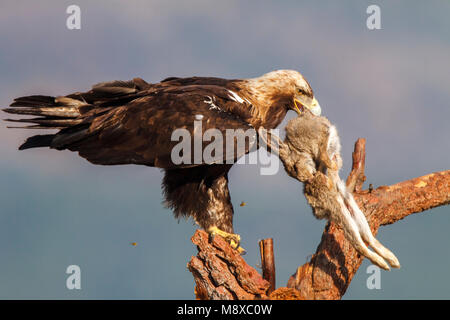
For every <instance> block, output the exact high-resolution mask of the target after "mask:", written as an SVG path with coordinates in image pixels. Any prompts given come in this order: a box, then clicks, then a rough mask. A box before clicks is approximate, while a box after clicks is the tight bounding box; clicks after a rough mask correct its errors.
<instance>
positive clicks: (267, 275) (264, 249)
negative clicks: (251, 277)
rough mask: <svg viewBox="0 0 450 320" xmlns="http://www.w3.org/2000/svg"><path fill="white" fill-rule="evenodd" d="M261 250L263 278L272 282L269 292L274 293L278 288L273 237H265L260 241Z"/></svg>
mask: <svg viewBox="0 0 450 320" xmlns="http://www.w3.org/2000/svg"><path fill="white" fill-rule="evenodd" d="M259 250H260V252H261V268H262V274H263V278H264V279H265V280H267V281H268V282H269V283H270V287H269V289H268V291H267V292H268V293H269V294H270V293H272V292H273V291H274V290H275V288H276V281H275V257H274V254H273V239H272V238H269V239H264V240H261V241H259Z"/></svg>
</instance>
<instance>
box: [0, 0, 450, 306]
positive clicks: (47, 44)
mask: <svg viewBox="0 0 450 320" xmlns="http://www.w3.org/2000/svg"><path fill="white" fill-rule="evenodd" d="M71 4H77V5H79V6H80V7H81V19H82V22H81V23H82V24H81V30H68V29H67V28H66V19H67V17H68V15H67V14H66V8H67V7H68V6H69V5H71ZM369 4H378V5H379V6H380V7H381V24H382V29H381V30H374V31H370V30H368V29H367V28H366V18H367V16H368V15H367V14H366V8H367V6H368V5H369ZM449 15H450V2H448V1H426V2H425V1H424V2H419V1H415V2H412V1H370V2H366V1H356V0H354V1H339V2H338V1H331V0H330V1H308V2H306V1H135V0H129V1H20V0H11V1H10V0H6V1H5V0H2V1H1V2H0V106H3V107H6V106H8V105H9V103H10V102H11V101H12V99H13V98H15V97H18V96H23V95H30V94H48V95H63V94H68V93H71V92H74V91H85V90H88V89H89V88H90V86H91V85H92V84H95V83H97V82H100V81H106V80H114V79H121V80H128V79H132V78H133V77H142V78H144V79H145V80H147V81H149V82H157V81H159V80H161V79H163V78H165V77H168V76H192V75H199V76H218V77H225V78H247V77H254V76H259V75H262V74H263V73H265V72H268V71H271V70H275V69H296V70H298V71H300V72H301V73H302V74H303V75H304V76H305V77H306V78H307V79H308V81H309V82H310V84H311V86H312V87H313V89H314V91H315V95H316V97H317V98H318V100H319V102H320V104H321V106H322V110H323V113H324V115H325V116H327V117H329V119H330V120H331V121H332V122H334V123H335V124H336V125H337V127H338V130H339V132H340V136H341V142H342V144H343V151H342V155H343V158H344V163H345V165H344V168H343V170H342V173H341V175H342V176H343V177H346V176H347V174H348V172H349V169H350V166H351V152H352V149H353V144H354V142H355V141H356V139H357V138H358V137H364V138H366V139H367V159H366V175H367V183H372V184H373V185H374V186H375V187H377V186H379V185H388V184H392V183H396V182H399V181H402V180H407V179H410V178H413V177H417V176H421V175H424V174H427V173H431V172H434V171H441V170H446V169H450V143H449V138H450V127H449V120H450V108H449V106H450V88H449V87H450V19H449V18H448V17H449ZM293 116H294V114H293V113H291V112H290V113H289V114H288V118H287V119H289V118H291V117H293ZM6 117H8V115H6V114H3V115H2V118H6ZM283 124H285V122H284V123H283ZM36 133H38V132H36V131H30V130H28V131H27V130H12V129H6V123H4V122H3V123H1V125H0V137H1V138H0V257H1V258H0V298H2V299H50V298H51V299H81V298H82V299H193V298H194V281H193V278H192V276H191V274H190V273H189V272H188V270H187V269H186V263H187V262H188V260H189V259H190V257H191V256H192V255H195V254H196V249H195V247H194V246H193V245H192V243H191V242H190V237H191V236H192V234H193V233H194V231H195V229H196V228H195V226H194V225H193V224H192V222H191V221H188V222H185V221H180V223H177V221H176V220H175V219H174V218H173V217H172V213H171V212H170V211H169V210H167V209H164V208H163V207H162V205H161V201H162V195H161V190H160V183H161V178H162V174H161V172H160V171H159V170H158V169H155V168H146V167H143V166H132V165H129V166H112V167H102V166H94V165H92V164H90V163H88V162H87V161H86V160H84V159H82V158H80V157H78V155H77V154H75V153H71V152H68V151H63V152H60V151H55V150H48V149H33V150H27V151H21V152H19V151H18V150H17V147H18V146H19V145H20V144H21V143H22V142H23V140H24V139H25V138H26V137H27V136H29V135H32V134H36ZM230 188H231V197H232V200H233V203H234V206H235V220H234V225H235V231H236V232H237V233H239V234H241V236H242V238H243V242H242V246H243V247H244V248H245V249H246V250H247V251H248V254H247V256H246V257H245V258H246V261H247V262H248V263H250V264H251V265H252V266H256V265H257V264H258V263H259V252H258V249H257V241H258V239H262V238H266V237H273V238H274V241H275V257H276V268H277V286H284V285H285V284H286V282H287V280H288V278H289V276H290V275H291V274H292V273H294V271H295V270H296V267H297V266H299V265H301V264H303V263H305V262H306V260H307V259H308V257H309V255H311V254H312V253H313V252H314V251H315V249H316V247H317V245H318V244H319V241H320V237H321V234H322V231H323V228H324V226H325V222H324V221H318V220H315V218H314V217H313V215H312V213H311V209H310V208H309V207H308V206H307V204H306V201H305V199H304V197H303V195H302V185H301V184H300V183H299V182H297V181H295V180H293V179H291V178H289V177H288V176H287V175H286V174H285V173H284V170H282V168H281V169H280V171H279V173H278V174H277V175H275V176H261V175H260V174H259V168H258V166H257V165H239V166H235V167H233V169H232V170H231V172H230ZM241 201H245V202H246V203H247V205H246V206H245V207H240V206H239V203H240V202H241ZM449 227H450V207H448V206H447V207H441V208H438V209H434V210H430V211H426V212H424V213H421V214H416V215H412V216H410V217H408V218H406V219H404V220H402V221H400V222H397V223H396V224H394V225H391V226H386V227H382V228H381V229H380V232H379V233H378V236H377V238H378V239H379V240H380V241H381V242H382V243H383V244H385V245H386V246H387V247H388V248H390V249H391V250H392V251H393V252H394V253H395V254H396V255H397V257H398V258H399V260H400V262H401V264H402V268H401V269H400V270H394V271H391V272H384V271H382V272H381V277H382V278H381V289H380V290H368V289H367V287H366V279H367V277H368V276H369V275H368V274H367V273H366V269H367V267H368V266H369V263H368V262H367V260H365V261H364V263H363V264H362V266H361V268H360V270H359V271H358V273H357V275H356V277H355V278H354V280H353V282H352V283H351V285H350V287H349V290H348V291H347V293H346V295H345V298H346V299H418V298H425V299H430V298H435V299H442V298H445V299H449V298H450V275H449V272H450V254H449V253H450V252H449V251H450V250H449V243H450V234H449V231H448V230H449ZM131 242H137V243H138V245H137V246H136V247H133V246H132V245H131V244H130V243H131ZM71 264H76V265H79V266H80V267H81V273H82V278H81V287H82V289H81V290H68V289H67V288H66V278H67V275H66V273H65V270H66V268H67V266H68V265H71Z"/></svg>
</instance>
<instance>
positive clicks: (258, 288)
mask: <svg viewBox="0 0 450 320" xmlns="http://www.w3.org/2000/svg"><path fill="white" fill-rule="evenodd" d="M364 162H365V140H364V139H359V140H358V141H357V142H356V144H355V151H354V152H353V165H352V171H351V172H350V175H349V177H348V179H347V186H348V187H349V188H350V190H355V191H354V193H353V195H354V197H355V200H356V201H357V203H358V205H359V206H360V208H361V210H362V211H363V212H364V213H365V215H366V217H367V220H368V222H369V225H370V227H371V229H372V232H373V234H374V235H375V234H376V233H377V231H378V228H379V227H380V226H381V225H386V224H392V223H394V222H396V221H398V220H401V219H403V218H405V217H407V216H408V215H410V214H413V213H418V212H422V211H424V210H428V209H431V208H434V207H437V206H442V205H446V204H449V203H450V170H447V171H442V172H436V173H432V174H428V175H425V176H422V177H418V178H414V179H411V180H408V181H403V182H400V183H397V184H394V185H391V186H381V187H378V188H377V189H375V190H362V185H363V183H364V181H365V175H364ZM192 242H193V243H194V244H196V245H197V248H198V250H199V252H198V254H197V256H196V257H192V259H191V261H190V262H189V263H188V268H189V270H190V271H191V272H192V274H193V275H194V279H195V282H196V289H195V292H196V296H197V298H199V299H276V300H286V299H297V300H300V299H340V298H341V297H342V296H343V295H344V293H345V292H346V290H347V288H348V286H349V285H350V282H351V281H352V279H353V276H354V275H355V274H356V272H357V271H358V268H359V267H360V265H361V263H362V260H363V257H361V256H360V255H359V254H358V253H357V252H356V250H355V249H354V248H353V246H352V245H351V244H350V243H349V242H348V241H347V240H346V239H345V237H344V234H343V232H342V230H341V229H340V228H339V227H337V226H336V225H334V224H333V223H330V224H328V225H327V226H326V228H325V231H324V233H323V235H322V239H321V242H320V244H319V246H318V247H317V250H316V253H315V254H314V255H313V256H312V258H311V260H310V261H309V262H308V263H306V264H304V265H303V266H300V267H298V268H297V270H296V272H295V273H294V274H293V275H292V276H291V277H290V279H289V281H288V285H287V286H288V287H287V288H278V289H276V290H275V291H273V292H272V293H269V292H270V290H269V288H270V283H269V282H268V281H266V280H264V279H263V277H261V275H260V274H259V273H258V272H257V271H256V270H255V269H253V268H252V267H250V266H249V265H247V263H246V262H245V261H244V259H243V258H242V257H241V256H240V255H239V253H238V252H237V251H235V250H233V249H232V248H231V247H230V246H229V244H228V243H227V242H226V241H224V240H223V239H222V238H221V237H219V236H216V237H215V238H214V240H213V241H212V242H211V243H209V242H208V235H207V234H206V233H205V232H204V231H197V232H196V233H195V235H194V236H193V238H192ZM263 249H264V246H263ZM266 249H267V247H266ZM266 249H264V250H263V251H264V252H263V254H262V259H263V261H265V259H266V258H268V257H267V253H265V250H266ZM269 255H270V254H269ZM272 258H273V252H272ZM270 259H271V258H269V260H270ZM263 266H264V262H263ZM266 266H267V265H266ZM270 272H271V271H270ZM268 279H270V278H268Z"/></svg>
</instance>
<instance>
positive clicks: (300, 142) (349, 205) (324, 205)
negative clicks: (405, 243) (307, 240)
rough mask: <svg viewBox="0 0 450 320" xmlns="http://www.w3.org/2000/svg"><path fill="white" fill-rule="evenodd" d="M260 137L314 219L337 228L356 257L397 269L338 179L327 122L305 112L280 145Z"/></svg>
mask: <svg viewBox="0 0 450 320" xmlns="http://www.w3.org/2000/svg"><path fill="white" fill-rule="evenodd" d="M260 135H261V137H262V139H263V140H265V141H266V143H267V144H268V146H270V147H271V148H272V150H275V151H276V152H277V153H278V155H279V157H280V159H281V161H282V162H283V164H284V168H285V170H286V172H287V173H288V174H289V175H290V176H291V177H293V178H295V179H297V180H300V181H301V182H304V190H303V192H304V194H305V197H306V199H307V200H308V203H309V204H310V205H311V207H312V209H313V213H314V215H315V217H317V218H318V219H327V220H330V221H333V222H334V223H336V224H337V225H339V226H340V227H341V228H342V229H343V230H344V234H345V237H346V238H347V239H348V240H349V241H350V242H351V244H352V245H353V247H354V248H355V249H356V250H357V251H358V253H360V254H361V255H363V256H365V257H367V258H368V259H369V260H370V261H371V262H372V263H374V264H376V265H377V266H379V267H381V268H383V269H385V270H389V265H388V264H387V263H386V262H385V260H386V261H387V262H388V263H389V264H390V265H391V267H393V268H399V267H400V263H399V261H398V259H397V258H396V257H395V255H394V254H393V253H392V252H391V251H389V250H388V249H387V248H385V247H384V246H383V245H382V244H381V243H380V242H379V241H378V240H377V239H375V237H374V236H373V235H372V232H371V230H370V227H369V224H368V223H367V220H366V217H365V216H364V213H363V212H362V211H361V210H360V209H359V207H358V205H357V204H356V202H355V200H354V198H353V196H352V194H351V192H349V191H348V190H347V188H346V185H345V183H344V182H343V181H342V180H341V179H340V177H339V169H340V168H341V167H342V158H341V155H340V150H341V145H340V141H339V136H338V134H337V130H336V127H335V126H333V125H332V124H331V123H330V121H329V120H328V119H327V118H325V117H318V116H314V115H313V114H311V113H310V112H309V111H308V110H305V111H304V112H302V114H301V115H300V116H299V117H297V118H295V119H292V120H291V121H289V123H288V124H287V126H286V138H285V141H284V142H283V141H281V140H280V139H279V138H278V137H276V136H273V135H272V136H271V139H270V141H269V139H268V138H267V132H266V131H265V130H264V129H261V130H260ZM367 245H370V246H371V247H372V248H373V249H374V251H375V252H373V251H371V250H370V249H369V248H368V247H367Z"/></svg>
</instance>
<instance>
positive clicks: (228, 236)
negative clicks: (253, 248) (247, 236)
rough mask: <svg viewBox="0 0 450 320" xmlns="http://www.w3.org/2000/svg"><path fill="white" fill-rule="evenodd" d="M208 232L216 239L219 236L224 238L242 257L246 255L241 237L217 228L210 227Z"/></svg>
mask: <svg viewBox="0 0 450 320" xmlns="http://www.w3.org/2000/svg"><path fill="white" fill-rule="evenodd" d="M207 232H208V233H209V236H210V237H212V238H214V236H216V235H219V236H221V237H222V238H224V239H225V240H226V241H227V242H228V243H229V244H230V246H231V247H232V248H233V249H235V250H237V251H238V252H239V253H240V254H241V255H244V254H245V253H246V251H245V250H244V248H242V247H241V246H240V243H241V236H240V235H238V234H235V233H228V232H225V231H223V230H220V229H219V228H217V227H216V226H212V227H209V228H208V230H207Z"/></svg>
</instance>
